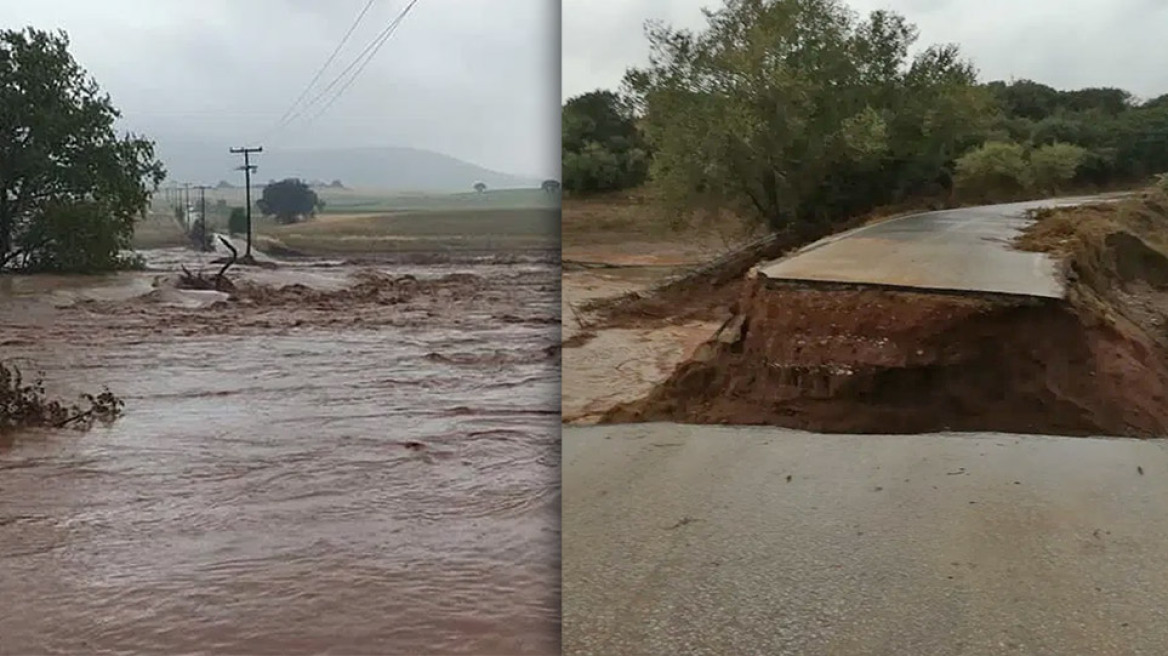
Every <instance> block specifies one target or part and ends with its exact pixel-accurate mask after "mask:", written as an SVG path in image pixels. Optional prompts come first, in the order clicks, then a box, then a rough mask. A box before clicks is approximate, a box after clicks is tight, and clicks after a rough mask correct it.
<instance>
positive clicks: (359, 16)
mask: <svg viewBox="0 0 1168 656" xmlns="http://www.w3.org/2000/svg"><path fill="white" fill-rule="evenodd" d="M376 2H377V0H369V1H368V2H366V3H365V7H364V8H363V9H361V13H360V14H357V18H356V20H354V21H353V24H352V25H350V26H349V31H348V32H345V36H343V37H341V42H340V43H338V44H337V47H336V48H334V49H333V52H332V54H331V55H329V57H328V59H327V60H325V62H324V65H323V66H321V67H320V69H319V70H317V71H316V75H314V76H312V80H311V81H309V83H308V86H306V87H304V90H303V91H301V92H300V95H299V96H297V97H296V100H294V101H292V105H291V106H290V107H288V110H287V111H286V112H284V115H283V116H281V117H280V120H279V121H277V123H276V125H277V127H279V126H283V125H284V124H285V122H286V121H287V120H288V117H289V116H291V115H292V112H293V111H295V110H296V107H297V106H298V105H299V104H300V102H301V101H303V100H304V98H305V97H306V96H308V92H309V91H312V87H313V86H315V85H316V83H317V82H319V81H320V78H321V76H322V75H324V72H325V71H326V70H328V67H329V66H330V65H331V64H332V63H333V61H335V60H336V58H337V55H339V54H340V53H341V49H342V48H344V47H345V44H346V43H348V42H349V37H351V36H353V32H355V31H356V30H357V26H358V25H360V24H361V21H362V19H364V18H365V14H367V13H369V9H370V8H372V7H373V5H374V3H376Z"/></svg>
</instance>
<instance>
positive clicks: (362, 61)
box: [285, 0, 418, 125]
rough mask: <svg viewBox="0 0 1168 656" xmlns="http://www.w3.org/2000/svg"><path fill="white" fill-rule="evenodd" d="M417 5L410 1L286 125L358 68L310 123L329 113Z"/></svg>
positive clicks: (304, 112) (299, 116)
mask: <svg viewBox="0 0 1168 656" xmlns="http://www.w3.org/2000/svg"><path fill="white" fill-rule="evenodd" d="M416 4H418V0H410V3H409V4H407V5H406V6H405V8H404V9H402V11H401V12H400V13H398V15H397V17H396V18H394V19H393V21H391V22H390V24H389V25H388V26H386V28H385V29H384V30H382V31H381V32H380V33H379V34H378V35H377V37H375V38H374V39H373V41H372V42H370V44H369V45H368V46H366V47H365V49H364V50H362V51H361V53H360V54H359V55H357V57H356V58H355V59H354V60H353V61H352V62H350V63H349V65H348V66H346V67H345V69H344V70H343V71H341V72H340V73H339V74H338V75H337V77H335V78H334V79H333V81H332V82H330V83H329V84H328V86H326V87H325V88H324V89H323V90H322V91H321V92H320V93H318V94H317V95H316V96H315V97H313V99H312V100H310V101H309V102H308V103H307V104H305V105H304V106H303V107H301V108H300V109H299V110H298V111H297V112H295V114H294V115H293V116H292V117H291V118H290V119H288V121H287V122H286V123H285V125H288V124H291V123H293V122H295V121H296V120H297V119H299V118H301V117H303V116H304V115H305V114H306V113H307V111H308V109H309V108H311V107H312V106H313V105H316V104H317V103H318V102H320V100H321V99H322V98H324V97H325V96H326V95H328V93H329V92H330V91H332V90H333V88H334V87H336V86H337V84H339V83H340V82H341V80H343V79H345V76H347V75H349V73H350V72H352V71H353V69H354V68H357V70H356V72H355V73H353V75H352V76H351V77H349V79H348V81H347V82H345V84H344V85H343V86H342V87H341V89H340V90H338V92H337V93H336V94H335V95H334V96H333V97H332V98H331V99H329V101H328V102H327V103H326V104H325V105H324V108H323V109H322V110H321V111H319V112H317V113H316V114H314V115H313V116H312V118H311V119H310V120H309V123H311V122H312V121H315V120H316V119H317V118H319V117H320V116H321V115H322V114H323V113H324V112H325V111H327V110H328V108H329V107H331V106H332V105H333V103H335V102H336V101H337V100H338V99H339V98H340V97H341V95H342V94H344V92H345V90H346V89H348V88H349V87H350V86H351V85H352V84H353V82H354V81H355V80H356V79H357V77H358V76H359V75H360V74H361V71H363V70H365V67H366V66H368V65H369V62H370V61H372V60H373V57H374V56H375V55H376V54H377V52H378V51H379V50H381V48H382V47H383V46H384V45H385V44H386V42H388V41H389V39H390V37H392V36H393V33H394V32H396V31H397V28H398V26H400V25H401V23H402V21H403V20H405V17H406V16H407V15H408V14H409V13H410V10H412V9H413V8H414V5H416ZM306 125H307V123H306Z"/></svg>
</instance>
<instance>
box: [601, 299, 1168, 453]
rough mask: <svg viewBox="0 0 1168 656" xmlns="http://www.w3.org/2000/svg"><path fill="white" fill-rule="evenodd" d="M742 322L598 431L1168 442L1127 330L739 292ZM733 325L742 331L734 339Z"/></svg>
mask: <svg viewBox="0 0 1168 656" xmlns="http://www.w3.org/2000/svg"><path fill="white" fill-rule="evenodd" d="M742 307H743V309H744V313H743V314H741V315H740V317H741V318H740V319H738V320H737V321H735V322H731V323H730V325H728V326H727V327H726V328H725V329H724V330H723V331H722V333H720V334H719V336H718V337H717V338H715V339H714V340H712V341H711V342H710V343H709V344H707V345H706V346H705V347H704V353H699V355H698V356H697V357H695V358H694V359H693V360H691V361H689V362H687V363H685V364H683V365H682V366H681V367H679V368H678V370H677V371H676V372H675V373H674V374H673V376H671V377H670V378H669V380H667V381H666V382H665V383H663V384H662V385H660V386H659V387H658V388H657V389H655V390H654V391H653V392H652V393H651V394H650V395H649V396H648V397H647V398H646V399H644V400H642V401H638V402H635V403H632V404H626V405H624V406H621V407H618V408H616V409H615V410H613V411H611V412H609V413H608V414H607V415H606V416H605V418H604V420H605V421H609V422H615V421H683V422H689V423H717V424H765V425H776V426H784V427H790V428H799V429H806V430H814V431H820V432H847V433H918V432H935V431H946V430H954V431H1002V432H1019V433H1054V434H1063V435H1089V434H1108V435H1134V436H1149V435H1162V434H1165V433H1168V406H1166V405H1165V403H1164V400H1165V398H1166V395H1168V365H1166V363H1165V360H1164V358H1163V357H1161V356H1160V355H1159V354H1158V353H1157V349H1155V348H1154V347H1152V345H1151V343H1150V342H1149V341H1148V340H1147V339H1146V337H1144V336H1143V335H1142V334H1141V331H1139V330H1138V329H1137V328H1136V327H1135V326H1134V325H1127V324H1126V323H1125V322H1119V323H1117V324H1115V325H1107V324H1106V323H1101V322H1094V321H1091V322H1084V321H1083V320H1082V317H1081V316H1080V315H1079V314H1078V313H1077V312H1076V311H1075V310H1073V309H1071V308H1070V307H1069V306H1067V305H1066V304H1057V303H1039V302H1016V301H987V300H983V299H972V298H964V297H953V296H938V295H930V294H917V293H906V292H887V291H871V290H869V291H815V290H806V289H792V288H778V289H775V288H767V287H766V286H765V284H764V283H763V282H761V281H754V282H752V283H751V284H750V286H749V288H748V289H747V290H746V293H745V296H744V299H743V302H742ZM735 324H739V325H735Z"/></svg>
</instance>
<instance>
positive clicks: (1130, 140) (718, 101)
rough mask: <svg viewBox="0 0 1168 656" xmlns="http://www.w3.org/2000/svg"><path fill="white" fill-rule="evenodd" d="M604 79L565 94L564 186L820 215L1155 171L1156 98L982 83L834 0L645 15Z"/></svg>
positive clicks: (912, 32) (793, 219) (892, 24)
mask: <svg viewBox="0 0 1168 656" xmlns="http://www.w3.org/2000/svg"><path fill="white" fill-rule="evenodd" d="M647 37H648V40H649V45H650V50H651V57H650V63H649V64H648V65H647V66H644V67H641V68H634V69H630V70H629V71H628V72H627V73H626V76H625V81H624V85H623V87H622V89H621V92H620V93H617V92H614V91H606V90H598V91H594V92H591V93H586V94H583V95H580V96H577V97H574V98H572V99H570V100H568V101H567V102H566V103H564V106H563V120H562V125H563V135H562V137H563V186H564V189H565V191H567V192H569V193H595V192H605V191H615V190H621V189H627V188H630V187H635V186H638V185H641V184H643V183H645V182H646V181H651V182H652V183H653V185H654V186H655V187H656V188H658V189H659V190H660V192H661V193H662V195H663V196H664V197H665V198H666V199H667V200H669V201H672V202H674V203H676V204H677V205H678V206H679V207H683V206H689V205H693V204H695V203H698V202H701V203H708V202H714V203H717V204H719V205H720V206H722V207H727V208H731V209H737V210H739V211H740V212H742V213H745V214H747V215H750V216H754V217H756V218H757V219H758V220H760V221H762V222H765V223H766V224H768V225H769V226H770V227H772V228H775V229H779V228H784V227H796V228H804V227H822V226H823V224H825V223H828V222H832V221H836V220H839V219H841V218H844V217H848V216H852V215H855V214H856V213H861V212H864V211H867V210H869V209H871V208H873V207H875V206H879V205H884V204H892V203H900V202H904V201H908V200H912V199H915V198H948V199H952V198H954V197H955V196H956V197H963V198H965V199H970V200H996V199H1008V198H1014V197H1019V196H1023V195H1037V194H1049V193H1057V192H1059V191H1063V190H1066V189H1069V188H1075V189H1081V188H1087V187H1106V186H1111V185H1119V184H1125V183H1134V182H1138V181H1142V180H1144V179H1147V178H1148V177H1150V176H1151V175H1153V174H1156V173H1160V172H1163V171H1168V95H1165V96H1160V97H1158V98H1154V99H1151V100H1145V101H1140V100H1137V99H1136V98H1134V97H1133V96H1132V94H1130V93H1128V92H1127V91H1124V90H1122V89H1115V88H1089V89H1079V90H1072V91H1060V90H1057V89H1054V88H1051V87H1049V86H1047V85H1044V84H1040V83H1038V82H1033V81H1030V80H1018V81H1011V82H1001V81H998V82H989V83H981V82H979V81H978V79H977V73H976V70H975V68H974V66H973V64H972V63H971V62H969V61H968V60H966V59H965V58H964V57H963V56H962V54H961V52H960V50H959V49H958V48H957V47H956V46H953V45H942V46H932V47H928V48H926V49H924V50H921V51H919V53H918V54H916V55H914V56H910V55H909V52H910V48H911V47H912V46H913V45H914V43H915V42H916V40H917V37H918V32H917V29H916V28H915V27H914V26H913V25H912V24H910V23H909V22H908V21H907V20H906V19H905V18H904V17H902V16H900V15H898V14H896V13H894V12H891V11H875V12H872V13H871V14H868V15H867V16H862V17H861V16H859V15H857V14H856V13H855V12H853V11H851V10H850V9H849V8H848V7H847V6H846V5H845V4H844V3H843V2H841V1H840V0H723V2H722V4H721V6H720V7H719V8H718V9H717V10H716V11H713V12H711V13H710V14H709V15H708V19H707V25H706V27H705V29H703V30H700V31H696V32H695V31H688V30H677V29H673V28H671V27H669V26H666V25H661V24H657V25H652V26H650V27H649V28H648V29H647Z"/></svg>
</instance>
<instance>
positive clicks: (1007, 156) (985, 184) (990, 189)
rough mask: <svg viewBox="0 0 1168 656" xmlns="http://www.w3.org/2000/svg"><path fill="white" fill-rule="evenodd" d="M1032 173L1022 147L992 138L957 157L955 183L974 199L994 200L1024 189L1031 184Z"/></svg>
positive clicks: (1010, 196) (1016, 193)
mask: <svg viewBox="0 0 1168 656" xmlns="http://www.w3.org/2000/svg"><path fill="white" fill-rule="evenodd" d="M1030 175H1031V172H1030V165H1029V163H1028V162H1027V161H1026V151H1025V149H1023V148H1022V146H1020V145H1019V144H1016V143H1011V142H1003V141H991V142H987V143H985V144H983V145H982V146H979V147H977V148H974V149H973V150H971V151H969V152H967V153H965V154H964V155H962V156H961V157H959V158H958V159H957V172H956V175H955V176H954V184H955V186H956V187H957V191H958V193H960V194H961V195H962V196H965V197H966V198H968V199H970V200H976V201H991V202H992V201H996V200H1005V199H1009V198H1012V197H1014V196H1017V195H1018V194H1020V193H1022V192H1024V191H1025V190H1026V189H1028V188H1029V187H1030V186H1031V179H1030Z"/></svg>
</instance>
